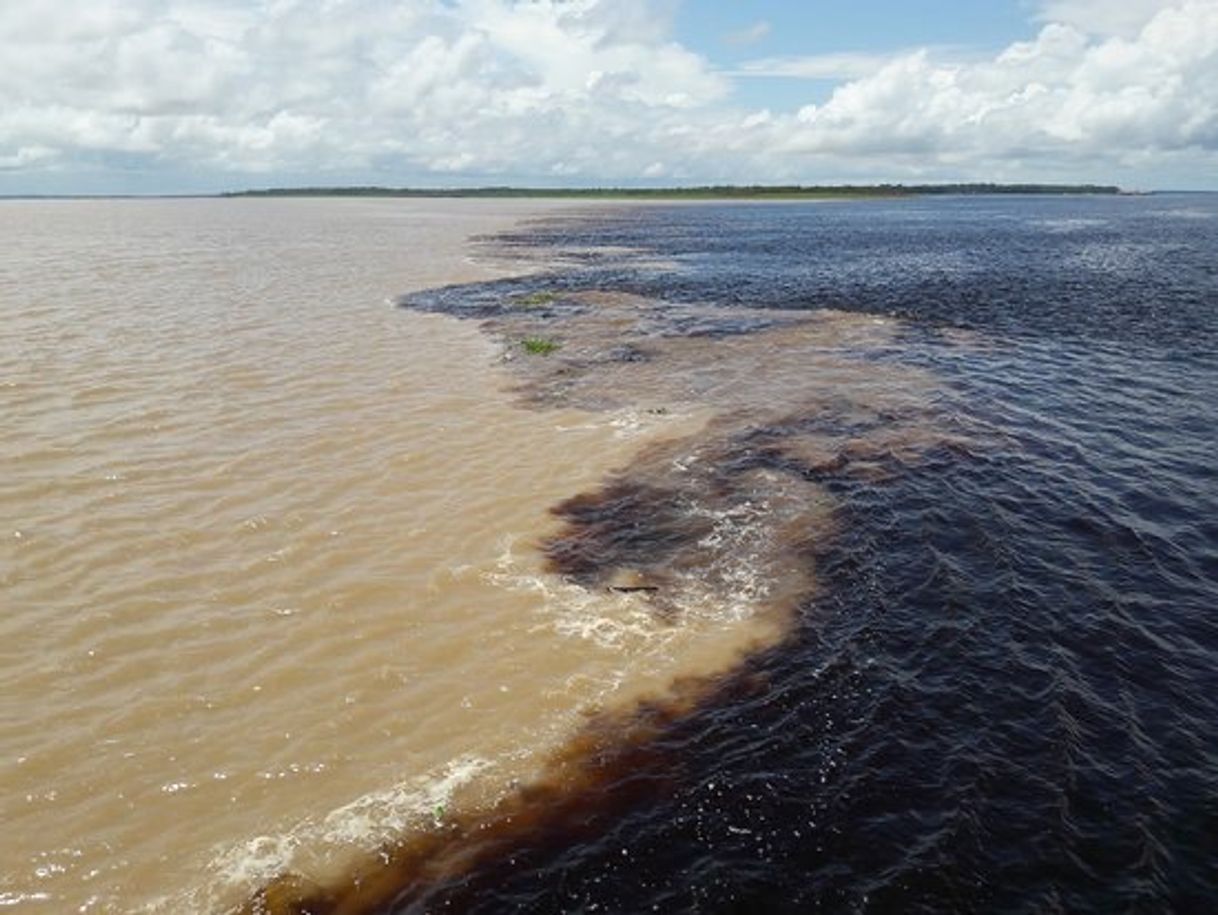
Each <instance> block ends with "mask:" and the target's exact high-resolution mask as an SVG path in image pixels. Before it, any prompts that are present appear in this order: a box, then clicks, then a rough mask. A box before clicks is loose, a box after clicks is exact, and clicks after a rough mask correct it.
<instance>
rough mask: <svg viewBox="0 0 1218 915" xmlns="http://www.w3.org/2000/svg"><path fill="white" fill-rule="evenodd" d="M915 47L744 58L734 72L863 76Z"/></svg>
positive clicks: (804, 76) (842, 77) (798, 76)
mask: <svg viewBox="0 0 1218 915" xmlns="http://www.w3.org/2000/svg"><path fill="white" fill-rule="evenodd" d="M916 50H918V49H914V50H907V51H904V52H887V53H873V52H862V51H843V52H838V53H831V54H807V55H802V56H799V57H763V58H759V59H757V60H748V61H745V62H744V63H742V64H740V65H739V66H738V67H737V68H736V69H735V70H733V71H732V75H733V76H740V77H748V76H753V77H769V78H772V77H780V78H786V79H828V80H854V79H863V78H864V77H868V76H871V75H873V74H875V73H877V72H879V71H880V70H882V69H883V68H884V67H885V66H886V65H888V64H890V63H892V61H894V60H898V59H900V58H902V57H905V56H908V55H909V54H912V53H914V52H915V51H916Z"/></svg>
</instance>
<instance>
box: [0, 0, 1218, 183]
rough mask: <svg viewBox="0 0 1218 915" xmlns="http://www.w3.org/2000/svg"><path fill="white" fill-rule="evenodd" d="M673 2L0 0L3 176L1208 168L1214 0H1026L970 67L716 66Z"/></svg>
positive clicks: (1216, 42)
mask: <svg viewBox="0 0 1218 915" xmlns="http://www.w3.org/2000/svg"><path fill="white" fill-rule="evenodd" d="M1117 8H1119V12H1117V11H1116V10H1117ZM674 9H675V3H674V2H673V0H325V2H321V0H92V2H90V3H89V4H87V5H81V4H79V3H77V2H76V0H22V2H18V3H11V2H10V3H0V58H2V59H3V61H4V66H3V67H0V172H2V173H3V178H4V182H5V183H4V185H3V187H4V188H5V189H12V188H14V187H16V186H17V185H16V184H15V182H18V181H19V180H20V179H21V177H22V176H23V175H24V176H30V175H36V174H38V173H39V172H40V171H42V172H45V171H47V170H58V171H59V172H61V173H63V174H65V175H71V174H72V173H73V169H77V170H79V169H82V168H86V167H88V168H93V169H97V168H100V167H103V166H104V163H105V162H106V161H109V160H114V161H117V162H121V163H123V166H124V168H125V169H126V170H127V173H130V171H131V170H132V168H136V169H143V170H144V171H147V172H148V173H150V174H155V173H156V172H157V171H158V170H161V171H163V172H164V173H166V174H177V175H181V174H186V173H189V174H194V175H211V176H213V179H212V180H213V181H215V180H220V179H215V178H214V176H216V175H227V176H229V178H225V179H222V180H224V181H225V183H228V184H230V185H238V186H240V185H246V184H250V183H270V182H272V181H274V179H275V176H278V175H305V176H309V179H308V180H313V181H317V182H325V181H326V180H327V178H326V176H327V175H338V176H341V175H360V176H364V178H366V180H375V181H378V182H380V183H407V182H416V183H422V182H425V181H427V180H428V176H429V175H431V176H435V177H434V179H433V180H436V181H443V182H449V181H457V180H470V181H485V180H495V181H498V180H511V181H527V180H530V179H533V180H543V179H545V178H546V177H547V176H550V177H551V178H553V179H555V180H562V181H565V182H570V183H585V182H599V181H626V180H631V179H635V178H641V177H652V178H657V179H660V178H662V179H663V180H665V181H674V182H676V181H685V180H694V181H719V180H740V181H750V182H751V181H771V180H773V181H786V180H812V181H815V180H836V179H838V178H844V179H850V178H857V179H859V180H872V179H882V178H902V177H906V176H919V177H923V176H929V177H936V176H942V177H946V178H954V177H978V178H990V177H994V178H1028V179H1036V178H1059V177H1067V176H1074V175H1078V176H1081V177H1087V178H1097V179H1107V180H1118V178H1119V176H1121V175H1122V174H1125V173H1126V172H1130V173H1132V172H1138V171H1139V170H1140V172H1139V173H1141V172H1146V171H1148V170H1154V169H1155V168H1160V169H1189V170H1190V174H1195V175H1205V174H1209V175H1215V174H1218V168H1215V165H1218V161H1216V160H1218V0H1176V2H1174V3H1166V2H1153V3H1152V2H1150V0H1127V2H1123V3H1108V2H1103V3H1100V2H1093V0H1046V2H1044V3H1042V4H1041V5H1040V6H1039V7H1038V9H1039V11H1040V12H1039V15H1041V16H1042V17H1051V18H1052V19H1053V21H1047V22H1046V24H1045V25H1044V26H1043V27H1042V28H1041V29H1040V32H1039V34H1037V35H1036V36H1035V37H1034V38H1032V39H1031V40H1028V41H1024V42H1017V43H1015V44H1012V45H1010V46H1009V47H1008V48H1006V49H1005V50H1003V51H1002V52H1001V53H999V54H996V55H991V56H988V57H984V58H981V57H976V56H973V57H968V56H963V55H962V54H961V53H960V52H959V51H958V50H956V49H951V48H934V49H921V50H916V51H908V52H898V53H895V54H888V55H880V56H877V55H873V54H849V53H841V54H830V55H819V56H812V57H801V58H771V59H767V60H758V61H752V62H749V63H746V64H744V65H742V66H741V68H740V69H739V70H738V71H736V72H735V73H731V74H729V73H723V72H720V71H717V70H716V69H715V67H714V66H713V65H712V64H711V62H710V61H709V60H708V59H706V58H705V57H703V56H700V55H699V54H696V53H694V52H693V51H691V50H689V49H687V48H685V47H682V46H681V45H680V44H678V43H676V42H675V41H674V40H673V38H672V27H673V18H672V17H673V11H674ZM758 25H761V24H760V23H759V24H758ZM760 75H770V76H778V75H781V76H800V77H806V78H815V79H831V80H834V81H837V82H838V86H837V88H836V89H835V91H834V92H833V93H832V95H831V96H830V97H829V98H828V99H827V100H825V101H824V102H823V103H822V104H819V105H808V106H805V107H804V108H802V109H800V110H799V111H798V112H791V111H787V112H785V113H784V112H782V111H777V110H774V111H771V110H763V111H756V110H753V111H750V110H745V109H743V108H741V107H739V105H736V104H733V102H732V98H731V89H732V79H733V78H743V77H745V76H760ZM1156 163H1158V165H1156ZM1173 183H1176V184H1181V183H1190V182H1189V181H1187V180H1178V181H1174V182H1173ZM1192 183H1196V182H1195V181H1193V182H1192ZM1208 183H1209V184H1210V185H1213V184H1214V183H1215V181H1214V179H1213V178H1210V179H1209V182H1208ZM166 189H172V188H166Z"/></svg>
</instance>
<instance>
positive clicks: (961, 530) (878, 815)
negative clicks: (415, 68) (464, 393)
mask: <svg viewBox="0 0 1218 915" xmlns="http://www.w3.org/2000/svg"><path fill="white" fill-rule="evenodd" d="M497 244H506V245H508V246H509V247H511V248H513V249H515V250H516V251H517V252H518V253H520V254H521V255H523V256H529V255H530V254H531V253H532V252H539V253H541V254H542V255H544V256H547V257H548V256H552V255H553V253H554V252H555V251H556V250H565V251H566V252H567V262H568V263H569V269H565V270H563V271H560V272H558V273H554V274H550V275H546V276H542V277H538V278H533V279H530V280H526V281H515V282H513V283H506V284H505V283H499V284H488V285H484V286H478V287H463V288H459V289H449V290H441V291H438V292H437V293H434V294H432V295H430V296H427V297H423V298H417V299H415V300H413V304H415V305H416V306H419V307H426V308H437V309H443V310H448V311H453V312H457V313H467V314H472V315H477V316H494V315H496V314H499V313H500V312H501V311H502V310H503V308H505V307H507V306H505V305H504V302H505V301H509V300H510V297H511V296H512V295H516V294H518V293H527V292H528V291H529V290H535V289H548V290H564V289H569V290H575V289H586V288H597V289H609V290H615V291H620V292H629V293H635V294H638V295H643V296H647V297H649V298H652V299H655V300H657V302H659V303H660V306H659V308H658V310H657V313H656V327H655V332H656V333H657V334H660V335H663V334H677V335H680V334H700V335H708V336H711V337H714V336H716V335H720V336H722V335H731V334H740V333H749V332H753V331H755V330H756V329H757V327H760V326H764V325H765V324H766V322H767V318H766V311H765V310H766V309H792V308H797V309H819V308H833V309H838V310H844V311H857V312H864V313H870V314H882V315H892V316H899V317H901V318H903V319H905V321H904V323H903V325H902V331H901V340H902V345H901V346H900V347H896V348H890V349H888V350H885V351H884V352H881V353H879V354H874V355H873V356H871V357H870V358H872V359H873V362H874V369H875V372H876V373H877V374H882V373H883V372H885V371H887V370H888V368H889V367H890V366H891V365H894V364H896V363H903V364H906V365H909V364H912V365H916V366H917V367H919V368H922V369H926V370H929V371H930V372H931V373H933V375H934V376H935V377H936V378H937V379H938V380H939V385H940V386H939V388H938V392H937V393H936V394H935V404H934V408H935V410H936V411H937V412H938V413H939V414H940V415H941V416H943V417H946V418H947V420H948V421H949V422H952V423H956V424H958V425H960V426H962V427H967V428H970V429H982V430H985V436H984V441H985V444H984V446H979V447H975V448H951V449H948V448H936V447H929V448H926V449H924V450H923V451H921V452H920V453H919V455H918V457H917V459H916V460H912V461H910V460H904V461H900V462H894V464H893V466H892V467H891V468H889V469H890V471H891V472H889V473H886V474H883V475H878V476H877V475H875V474H870V475H866V476H864V477H861V478H860V476H859V475H857V474H851V473H849V472H847V470H848V468H843V467H842V466H841V464H840V463H839V464H828V465H825V466H823V467H819V468H815V469H810V468H808V467H803V468H796V470H795V471H793V472H797V473H801V474H803V475H805V476H808V477H812V476H814V477H815V480H816V483H817V484H819V485H822V486H825V487H827V488H828V489H829V490H830V491H831V492H832V493H833V494H834V495H835V496H836V497H837V500H838V502H837V505H838V507H837V509H836V523H835V525H834V530H835V534H834V536H832V537H830V538H828V539H827V540H824V541H822V542H819V543H818V545H817V547H816V555H815V557H814V558H813V560H812V561H814V562H815V565H816V568H817V574H818V577H819V580H820V583H821V586H820V589H819V591H818V592H817V593H816V595H815V596H814V597H812V598H809V599H808V600H807V601H806V602H805V603H804V604H803V605H802V606H801V608H800V611H799V615H798V620H797V623H796V628H795V631H794V632H793V634H792V635H791V637H790V638H789V640H788V641H787V642H786V643H785V644H783V645H782V646H781V647H779V648H777V649H774V650H771V651H768V652H767V653H765V654H763V655H761V656H759V657H757V658H754V659H753V660H752V661H751V662H750V663H749V666H748V670H747V671H745V672H743V673H742V674H741V675H740V676H739V677H738V678H737V680H736V682H734V683H732V684H725V685H724V687H723V689H722V691H721V693H720V694H719V695H717V697H716V698H715V699H714V700H713V701H711V702H708V703H705V704H704V706H703V707H702V708H701V709H700V710H699V711H697V712H696V713H695V714H693V715H692V716H689V717H687V718H684V719H681V720H678V721H676V722H674V723H672V724H670V725H669V726H667V727H666V728H665V729H664V731H663V733H662V734H661V735H660V737H658V738H657V739H656V740H655V741H654V742H653V744H652V746H651V747H650V749H649V752H648V753H647V754H644V755H642V756H640V757H639V758H638V759H637V760H635V763H634V766H635V767H634V769H633V770H632V771H630V772H622V773H619V775H618V776H617V778H616V780H615V781H614V783H613V784H611V785H609V786H608V787H607V788H606V789H605V794H604V797H603V798H602V799H601V802H600V803H599V805H597V806H593V807H591V808H590V809H589V810H588V811H587V812H586V814H585V815H584V816H583V818H582V819H580V820H578V828H576V827H574V826H572V824H571V822H570V821H569V820H568V821H567V822H566V824H565V825H564V826H563V827H562V828H554V829H550V830H549V831H545V830H542V831H539V832H538V833H537V834H536V835H535V836H533V837H532V838H531V839H529V840H527V841H524V842H523V843H516V844H513V845H511V846H505V847H504V848H503V849H501V850H500V853H499V854H498V856H497V857H495V858H494V859H493V860H492V861H491V862H489V863H484V864H482V865H480V866H479V867H478V868H476V869H475V870H474V871H473V872H470V873H466V874H463V875H461V876H459V877H453V878H451V879H449V880H447V882H442V883H441V884H439V885H437V886H433V887H431V888H429V889H427V890H425V891H420V892H417V893H414V894H413V895H411V896H410V897H409V898H408V899H403V900H402V901H401V902H400V903H399V905H398V911H422V910H428V911H431V910H458V911H478V912H502V911H509V910H522V911H537V912H639V911H648V910H658V911H702V912H753V911H776V912H806V911H834V912H836V911H851V912H889V911H894V912H943V911H961V912H997V911H1002V912H1006V911H1027V912H1053V911H1061V912H1079V911H1085V912H1113V911H1173V910H1174V911H1198V912H1201V911H1213V910H1214V907H1215V906H1218V456H1216V448H1218V434H1216V431H1215V429H1216V422H1218V199H1216V198H1214V197H1206V196H1161V197H1150V198H1066V199H1060V198H1051V199H1039V198H1022V199H1010V198H991V199H932V200H919V201H899V202H894V203H886V202H874V201H872V202H862V203H856V204H855V203H850V204H826V205H759V206H723V207H717V206H698V207H672V208H645V209H640V210H637V211H629V212H625V213H619V214H616V215H610V216H606V215H604V214H601V215H596V216H592V217H589V218H588V219H587V220H583V221H579V222H571V221H562V222H554V223H547V224H542V225H539V226H537V227H535V229H534V230H532V231H530V232H528V233H525V234H521V235H518V236H514V237H511V238H507V239H500V240H497ZM609 247H615V248H617V247H620V248H629V249H631V250H630V251H628V252H623V251H617V250H606V248H609ZM686 303H698V304H703V305H705V304H710V305H725V306H729V305H730V306H734V310H733V311H732V317H731V318H730V319H729V318H725V319H724V320H723V321H722V322H719V323H717V322H716V321H715V319H714V318H713V316H712V317H711V318H709V319H708V318H706V317H705V316H702V314H701V313H699V316H698V317H697V318H696V320H694V319H688V315H686V314H685V312H684V311H683V305H684V304H686ZM547 307H548V310H549V312H550V313H551V315H552V316H553V317H554V318H555V319H556V320H561V318H562V313H563V310H564V309H568V310H572V311H574V310H578V309H579V308H581V307H582V306H580V305H579V304H578V303H570V302H563V301H562V300H561V299H560V300H558V301H555V302H554V303H553V304H552V305H551V306H547ZM739 307H744V308H750V309H752V308H755V309H757V310H758V311H757V312H756V318H755V319H754V321H753V323H750V322H749V321H744V322H743V323H742V322H741V319H740V318H739V314H738V309H739ZM691 320H692V323H691ZM962 329H963V330H965V331H967V334H965V336H966V337H967V340H968V343H967V345H961V344H960V339H961V336H962ZM765 460H766V457H765V454H764V453H762V452H760V451H759V452H758V456H757V461H758V462H761V463H764V462H765ZM775 466H777V465H775ZM779 469H782V468H779ZM787 469H788V470H790V468H787ZM758 684H761V685H760V686H759V685H758Z"/></svg>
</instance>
